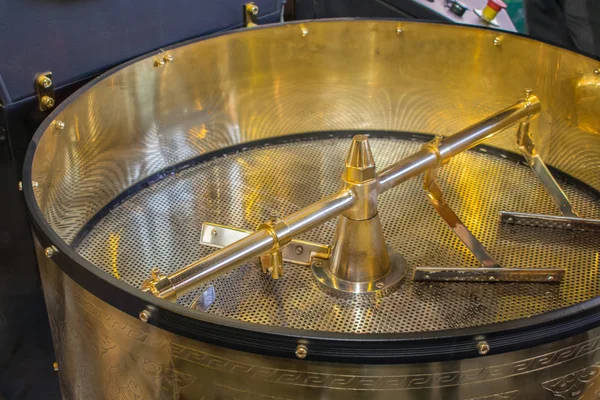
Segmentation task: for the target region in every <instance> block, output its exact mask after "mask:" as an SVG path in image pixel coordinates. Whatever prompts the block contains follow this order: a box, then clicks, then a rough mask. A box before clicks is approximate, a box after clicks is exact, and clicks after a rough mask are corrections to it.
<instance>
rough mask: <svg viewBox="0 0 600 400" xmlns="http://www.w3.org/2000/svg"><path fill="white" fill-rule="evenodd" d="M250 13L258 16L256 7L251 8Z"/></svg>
mask: <svg viewBox="0 0 600 400" xmlns="http://www.w3.org/2000/svg"><path fill="white" fill-rule="evenodd" d="M250 11H251V12H252V15H258V6H252V8H251V9H250Z"/></svg>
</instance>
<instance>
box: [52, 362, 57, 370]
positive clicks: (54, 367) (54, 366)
mask: <svg viewBox="0 0 600 400" xmlns="http://www.w3.org/2000/svg"><path fill="white" fill-rule="evenodd" d="M52 368H53V369H54V371H58V363H57V362H56V361H54V363H53V364H52Z"/></svg>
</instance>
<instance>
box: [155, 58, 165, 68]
mask: <svg viewBox="0 0 600 400" xmlns="http://www.w3.org/2000/svg"><path fill="white" fill-rule="evenodd" d="M163 65H165V60H164V59H163V58H159V59H157V60H154V66H155V67H162V66H163Z"/></svg>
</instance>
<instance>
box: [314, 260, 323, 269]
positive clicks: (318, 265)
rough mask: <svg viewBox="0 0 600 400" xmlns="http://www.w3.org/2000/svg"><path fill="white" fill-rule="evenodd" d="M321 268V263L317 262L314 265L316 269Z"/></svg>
mask: <svg viewBox="0 0 600 400" xmlns="http://www.w3.org/2000/svg"><path fill="white" fill-rule="evenodd" d="M322 266H323V263H322V262H321V261H317V262H316V263H315V267H317V268H321V267H322Z"/></svg>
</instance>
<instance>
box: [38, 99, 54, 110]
mask: <svg viewBox="0 0 600 400" xmlns="http://www.w3.org/2000/svg"><path fill="white" fill-rule="evenodd" d="M41 102H42V104H43V105H44V106H46V107H48V108H52V107H54V99H53V98H52V97H50V96H42V98H41Z"/></svg>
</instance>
